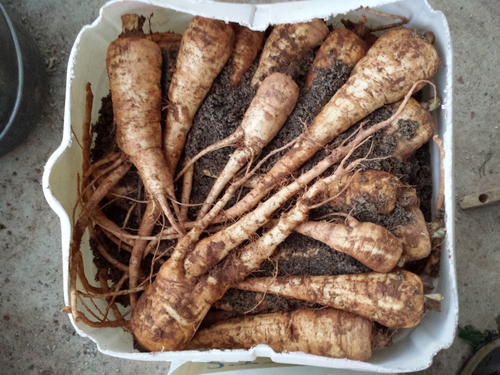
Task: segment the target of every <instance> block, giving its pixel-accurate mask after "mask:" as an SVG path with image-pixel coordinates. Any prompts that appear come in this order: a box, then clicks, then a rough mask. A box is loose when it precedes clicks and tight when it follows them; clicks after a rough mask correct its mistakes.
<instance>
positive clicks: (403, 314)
mask: <svg viewBox="0 0 500 375" xmlns="http://www.w3.org/2000/svg"><path fill="white" fill-rule="evenodd" d="M236 287H237V288H239V289H242V290H249V291H254V292H262V293H271V294H277V295H280V296H286V297H290V298H295V299H300V300H303V301H306V302H310V303H317V304H320V305H324V306H330V307H334V308H337V309H341V310H346V311H350V312H352V313H355V314H358V315H361V316H363V317H365V318H367V319H369V320H373V321H376V322H378V323H380V324H382V325H384V326H386V327H390V328H408V327H413V326H415V325H417V324H418V323H419V322H420V319H421V317H422V315H423V313H424V292H423V285H422V281H421V280H420V278H419V277H418V276H417V275H415V274H414V273H411V272H409V271H405V270H400V271H394V272H390V273H379V272H371V273H364V274H357V275H338V276H288V277H287V276H284V277H277V278H275V277H251V278H247V279H245V281H243V282H241V283H238V284H237V285H236Z"/></svg>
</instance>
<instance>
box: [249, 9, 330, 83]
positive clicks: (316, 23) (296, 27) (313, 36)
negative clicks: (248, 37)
mask: <svg viewBox="0 0 500 375" xmlns="http://www.w3.org/2000/svg"><path fill="white" fill-rule="evenodd" d="M328 32H329V30H328V27H327V26H326V24H325V22H324V21H321V20H319V19H313V20H312V21H310V22H302V23H295V24H282V25H276V26H275V27H274V28H273V30H272V31H271V34H270V35H269V36H268V37H267V39H266V42H265V44H264V48H263V49H262V53H261V56H260V60H259V66H258V67H257V71H256V72H255V74H254V76H253V78H252V82H251V84H252V85H253V86H256V85H259V84H260V82H261V81H262V80H263V79H264V78H265V77H266V76H267V75H268V74H269V73H271V72H272V71H280V72H284V71H285V70H287V69H288V68H289V67H290V65H291V64H293V63H295V62H297V61H298V60H300V59H301V58H302V57H303V56H304V55H305V53H307V52H308V51H310V50H312V49H313V48H315V47H316V46H318V45H319V43H320V42H321V41H322V40H323V39H324V38H325V37H326V36H327V35H328Z"/></svg>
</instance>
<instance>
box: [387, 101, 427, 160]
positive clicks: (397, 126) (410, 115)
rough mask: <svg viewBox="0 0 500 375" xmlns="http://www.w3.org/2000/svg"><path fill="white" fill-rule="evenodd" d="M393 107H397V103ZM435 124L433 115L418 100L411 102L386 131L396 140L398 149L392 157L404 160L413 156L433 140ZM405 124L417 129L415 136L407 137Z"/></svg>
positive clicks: (396, 148)
mask: <svg viewBox="0 0 500 375" xmlns="http://www.w3.org/2000/svg"><path fill="white" fill-rule="evenodd" d="M393 106H394V107H397V103H395V104H393ZM435 122H436V121H435V119H434V117H433V116H432V114H431V113H430V112H429V111H428V110H427V109H425V108H424V107H422V106H421V105H420V103H419V102H418V101H417V100H415V99H413V98H412V99H411V100H409V101H408V103H407V105H406V107H405V110H404V111H403V112H402V113H401V116H400V117H399V118H398V119H397V120H396V121H394V122H393V123H391V124H390V125H389V126H388V127H387V128H385V129H384V132H385V133H386V134H388V135H389V134H390V135H392V136H394V137H395V140H396V147H395V149H394V151H393V153H392V155H391V156H392V157H395V158H397V159H400V160H403V159H407V158H408V157H410V156H411V155H413V154H414V153H415V151H416V150H418V149H419V148H420V147H422V145H424V144H425V143H426V142H427V141H429V139H430V138H431V136H432V134H433V133H434V127H435ZM405 123H409V125H410V126H412V125H413V126H414V127H415V130H414V134H413V135H411V134H410V135H406V134H404V133H403V132H402V131H401V127H404V126H405Z"/></svg>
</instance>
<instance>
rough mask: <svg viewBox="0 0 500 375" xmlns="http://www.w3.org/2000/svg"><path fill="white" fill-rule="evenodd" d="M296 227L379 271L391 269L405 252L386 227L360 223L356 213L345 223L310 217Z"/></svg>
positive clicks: (296, 229) (300, 231) (298, 230)
mask: <svg viewBox="0 0 500 375" xmlns="http://www.w3.org/2000/svg"><path fill="white" fill-rule="evenodd" d="M295 231H296V232H297V233H300V234H303V235H305V236H308V237H311V238H314V239H315V240H318V241H321V242H323V243H325V244H327V245H328V246H330V247H331V248H332V249H334V250H337V251H340V252H342V253H345V254H348V255H350V256H352V257H353V258H355V259H357V260H359V261H360V262H361V263H363V264H364V265H365V266H367V267H368V268H370V269H372V270H374V271H377V272H389V271H392V270H393V269H394V267H395V266H396V265H397V264H398V261H399V259H400V257H401V253H402V252H403V247H402V245H401V242H400V241H399V240H398V239H397V238H396V236H394V235H393V234H392V233H391V232H389V231H388V230H387V229H385V228H383V227H382V226H380V225H377V224H374V223H369V222H364V223H360V222H359V221H357V220H356V219H354V218H353V217H348V218H346V223H345V224H336V223H330V222H325V221H320V222H317V221H308V222H305V223H303V224H300V225H298V226H297V227H295Z"/></svg>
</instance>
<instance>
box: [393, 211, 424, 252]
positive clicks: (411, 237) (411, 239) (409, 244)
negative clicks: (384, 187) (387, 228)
mask: <svg viewBox="0 0 500 375" xmlns="http://www.w3.org/2000/svg"><path fill="white" fill-rule="evenodd" d="M405 210H406V211H408V212H409V213H410V214H411V215H412V217H413V219H412V220H411V221H410V222H409V223H406V224H403V225H398V226H397V227H395V228H393V229H391V232H392V233H393V234H394V235H395V236H396V237H397V238H399V239H400V240H401V243H402V246H403V254H402V256H403V258H404V260H405V261H413V260H419V259H423V258H425V257H427V256H428V255H429V253H430V252H431V249H432V243H431V238H430V235H429V230H428V228H427V223H426V222H425V218H424V215H423V214H422V211H420V209H419V208H418V207H416V206H407V207H405Z"/></svg>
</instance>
